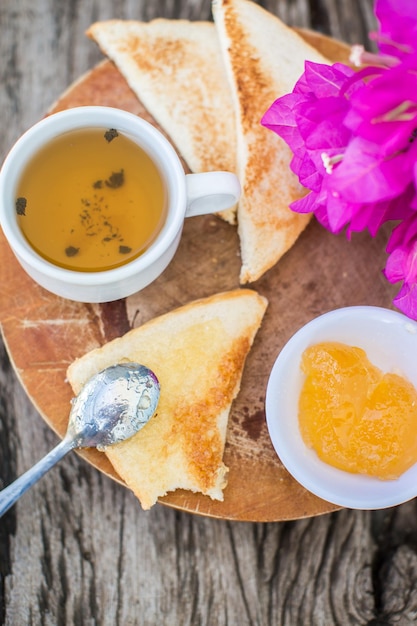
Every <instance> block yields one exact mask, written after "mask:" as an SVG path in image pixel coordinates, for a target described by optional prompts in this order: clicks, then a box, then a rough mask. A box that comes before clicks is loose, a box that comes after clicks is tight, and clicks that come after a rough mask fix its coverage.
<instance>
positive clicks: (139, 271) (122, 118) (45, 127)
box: [0, 106, 240, 302]
mask: <svg viewBox="0 0 417 626" xmlns="http://www.w3.org/2000/svg"><path fill="white" fill-rule="evenodd" d="M94 127H95V128H115V129H117V130H118V131H120V132H121V133H123V134H125V135H126V136H128V137H129V138H130V139H131V140H133V141H135V142H136V143H137V144H138V145H139V146H140V147H141V148H142V149H144V150H145V151H146V152H147V153H148V155H149V156H150V157H151V158H152V160H153V161H154V163H155V164H156V165H157V167H158V169H159V171H160V173H161V175H162V178H163V181H164V183H165V185H166V190H167V205H168V206H167V217H166V220H165V223H164V225H163V227H162V229H161V231H160V233H159V235H158V236H157V238H156V240H155V241H154V243H153V244H152V245H151V246H150V247H149V248H148V249H147V250H146V251H145V252H144V253H143V254H142V255H141V256H139V257H137V258H136V259H133V260H132V261H130V262H128V263H126V264H125V265H122V266H120V267H117V268H114V269H111V270H104V271H99V272H97V271H96V272H81V271H74V270H68V269H64V268H61V267H59V266H57V265H54V264H53V263H50V262H49V261H47V260H45V259H44V258H43V257H41V256H40V255H39V254H37V253H36V252H35V250H34V249H33V248H32V247H31V246H30V244H29V243H28V242H27V240H26V238H25V237H24V235H23V234H22V232H21V230H20V228H19V225H18V222H17V215H16V209H15V202H16V189H17V185H18V183H19V179H20V177H21V175H22V172H23V170H24V168H25V167H26V165H27V163H28V162H29V161H30V160H31V159H32V157H34V156H35V155H36V154H37V152H38V151H39V150H40V149H41V148H42V147H43V146H44V145H45V144H47V143H49V142H50V141H51V140H52V139H54V138H55V137H57V136H58V135H61V134H63V133H65V132H68V131H72V130H77V129H82V128H94ZM239 196H240V184H239V181H238V179H237V177H236V175H235V174H233V173H231V172H205V173H201V174H187V175H186V174H185V173H184V169H183V166H182V164H181V161H180V159H179V158H178V156H177V153H176V152H175V150H174V148H173V147H172V145H171V144H170V142H169V141H168V140H167V139H166V138H165V137H164V136H163V135H162V134H161V133H160V132H159V131H158V130H157V129H156V128H154V127H153V126H152V125H151V124H149V123H148V122H146V121H144V120H142V119H141V118H139V117H137V116H136V115H133V114H131V113H128V112H126V111H122V110H120V109H114V108H109V107H101V106H88V107H77V108H73V109H68V110H66V111H62V112H59V113H55V114H53V115H50V116H49V117H46V118H44V119H43V120H41V121H40V122H38V123H37V124H35V125H34V126H32V128H30V129H29V130H28V131H26V133H25V134H24V135H22V137H20V139H19V140H18V141H17V142H16V144H15V145H14V146H13V148H12V149H11V151H10V152H9V154H8V156H7V157H6V160H5V161H4V164H3V167H2V169H1V171H0V225H1V227H2V229H3V232H4V235H5V237H6V239H7V241H8V243H9V245H10V247H11V249H12V250H13V252H14V254H15V256H16V258H17V259H18V261H19V263H20V264H21V266H22V267H23V269H24V270H25V271H26V272H27V273H28V274H29V276H31V278H33V280H35V281H36V282H37V283H39V285H41V286H42V287H44V288H45V289H47V290H48V291H51V292H52V293H55V294H57V295H58V296H62V297H64V298H68V299H70V300H76V301H79V302H109V301H112V300H117V299H119V298H123V297H126V296H129V295H131V294H133V293H135V292H137V291H139V290H140V289H143V288H144V287H146V286H147V285H149V284H150V283H151V282H152V281H154V280H155V279H156V278H157V277H158V276H159V275H160V274H161V273H162V272H163V271H164V270H165V268H166V267H167V265H168V264H169V263H170V261H171V259H172V258H173V256H174V254H175V252H176V250H177V247H178V244H179V241H180V237H181V233H182V228H183V224H184V219H185V217H189V216H194V215H201V214H205V213H215V212H219V211H223V210H226V209H228V208H230V207H232V206H233V205H235V204H236V202H237V201H238V199H239Z"/></svg>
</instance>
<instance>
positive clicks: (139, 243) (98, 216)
mask: <svg viewBox="0 0 417 626" xmlns="http://www.w3.org/2000/svg"><path fill="white" fill-rule="evenodd" d="M16 212H17V214H18V222H19V226H20V228H21V230H22V232H23V234H24V236H25V237H26V239H27V240H28V242H29V243H30V245H31V246H32V247H33V248H34V249H35V250H36V251H37V252H38V253H39V254H40V255H41V256H43V257H44V258H46V259H47V260H49V261H51V262H52V263H54V264H55V265H58V266H60V267H64V268H67V269H72V270H78V271H102V270H108V269H112V268H115V267H118V266H119V265H123V264H125V263H127V262H128V261H130V260H132V259H134V258H136V257H137V256H139V255H140V254H142V253H143V252H144V251H145V250H146V249H147V248H148V247H149V246H150V245H151V243H152V242H153V241H154V239H155V238H156V237H157V235H158V233H159V231H160V230H161V228H162V226H163V223H164V221H165V216H166V191H165V185H164V183H163V180H162V177H161V175H160V173H159V170H158V168H157V166H156V164H155V163H154V162H153V161H152V159H151V158H150V156H149V155H148V154H147V153H146V152H145V151H144V150H143V149H142V148H141V147H140V146H138V145H137V144H136V143H135V142H134V141H132V140H131V139H129V138H128V137H125V136H124V135H123V134H121V133H120V132H118V131H117V130H116V129H109V130H105V129H100V128H86V129H82V130H77V131H72V132H67V133H64V134H62V135H60V136H59V137H57V138H55V139H54V140H52V141H51V142H50V143H49V144H47V145H46V146H45V147H44V148H43V149H42V150H41V151H39V152H38V153H37V154H36V155H35V156H34V157H32V160H31V161H29V163H28V165H27V166H26V168H25V170H24V172H23V175H22V177H21V179H20V181H19V184H18V189H17V199H16Z"/></svg>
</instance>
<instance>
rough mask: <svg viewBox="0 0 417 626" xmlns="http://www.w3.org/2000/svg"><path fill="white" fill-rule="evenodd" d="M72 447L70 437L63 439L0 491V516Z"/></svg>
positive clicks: (72, 443)
mask: <svg viewBox="0 0 417 626" xmlns="http://www.w3.org/2000/svg"><path fill="white" fill-rule="evenodd" d="M73 448H74V441H72V440H71V439H69V438H68V439H67V438H65V439H63V440H62V441H61V442H60V443H59V444H58V445H57V446H55V448H53V449H52V450H51V451H50V452H48V454H47V455H46V456H44V457H43V459H41V460H40V461H38V462H37V463H36V464H35V465H34V466H33V467H32V468H31V469H29V470H28V471H27V472H25V473H24V474H22V476H20V477H19V478H17V479H16V480H15V481H14V482H13V483H11V484H10V485H9V486H8V487H6V488H5V489H3V490H2V491H0V517H1V516H2V515H3V514H4V513H6V511H8V510H9V509H10V507H12V506H13V504H14V503H15V502H16V501H17V500H18V499H19V498H20V496H22V495H23V494H24V493H25V492H26V491H27V490H28V489H29V488H30V487H32V485H34V484H35V483H36V482H37V481H38V480H39V479H40V478H42V476H43V475H44V474H46V472H47V471H48V470H50V469H51V467H53V466H54V465H55V463H58V461H60V460H61V459H62V457H63V456H65V455H66V454H67V452H69V451H70V450H72V449H73Z"/></svg>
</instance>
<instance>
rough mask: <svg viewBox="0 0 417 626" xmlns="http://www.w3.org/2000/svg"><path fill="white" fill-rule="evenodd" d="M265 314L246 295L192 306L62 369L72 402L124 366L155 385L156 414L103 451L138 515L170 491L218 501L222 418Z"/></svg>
mask: <svg viewBox="0 0 417 626" xmlns="http://www.w3.org/2000/svg"><path fill="white" fill-rule="evenodd" d="M266 306H267V301H266V299H265V298H264V297H262V296H260V295H258V294H257V293H256V292H254V291H251V290H248V289H239V290H233V291H229V292H224V293H220V294H217V295H214V296H211V297H209V298H205V299H201V300H195V301H193V302H191V303H189V304H187V305H185V306H183V307H180V308H178V309H176V310H174V311H171V312H169V313H167V314H165V315H162V316H160V317H157V318H155V319H153V320H151V321H150V322H147V323H145V324H144V325H143V326H141V327H139V328H136V329H134V330H131V331H129V332H128V333H127V334H126V335H124V336H123V337H120V338H117V339H114V340H113V341H111V342H109V343H107V344H106V345H104V346H103V347H101V348H98V349H95V350H93V351H91V352H89V353H87V354H86V355H84V356H83V357H81V358H80V359H78V360H76V361H74V362H73V363H72V364H71V365H70V367H69V368H68V372H67V375H68V380H69V382H70V384H71V385H72V388H73V390H74V392H75V393H76V394H78V393H79V392H80V390H81V389H82V387H83V385H84V384H85V383H86V382H87V380H88V379H89V378H91V376H93V375H94V374H95V373H96V372H98V371H100V370H102V369H104V368H105V367H108V366H109V365H112V364H114V363H120V362H123V361H136V362H139V363H142V364H143V365H146V366H147V367H149V368H150V369H152V370H153V371H154V372H155V374H156V376H157V377H158V379H159V382H160V385H161V395H160V400H159V405H158V408H157V412H156V414H155V415H154V416H153V417H152V418H151V420H150V421H149V422H148V424H147V425H146V426H145V427H144V428H143V429H142V430H141V431H139V432H138V433H137V434H136V435H134V436H133V437H132V438H131V439H129V440H127V441H125V442H123V443H120V444H117V445H114V446H111V447H109V448H107V450H106V454H107V456H108V458H109V459H110V461H111V463H112V465H113V466H114V468H115V470H116V471H117V472H118V474H119V475H120V476H121V478H122V479H123V480H124V481H125V482H126V484H127V485H128V486H129V487H130V488H131V489H132V490H133V492H134V493H135V494H136V496H137V497H138V498H139V500H140V502H141V504H142V507H143V508H144V509H149V508H150V507H151V506H152V505H153V504H154V503H155V502H156V500H157V498H159V497H160V496H163V495H165V494H166V493H168V492H170V491H173V490H175V489H188V490H191V491H194V492H201V493H203V494H205V495H208V496H210V497H211V498H213V499H216V500H223V488H224V487H225V485H226V478H225V476H226V472H227V468H226V466H225V465H224V463H223V452H224V447H225V442H226V430H227V422H228V416H229V412H230V408H231V405H232V402H233V400H234V398H235V397H236V395H237V393H238V391H239V388H240V382H241V377H242V372H243V368H244V364H245V359H246V357H247V355H248V353H249V350H250V348H251V346H252V343H253V340H254V338H255V335H256V332H257V330H258V328H259V326H260V324H261V321H262V318H263V315H264V313H265V309H266Z"/></svg>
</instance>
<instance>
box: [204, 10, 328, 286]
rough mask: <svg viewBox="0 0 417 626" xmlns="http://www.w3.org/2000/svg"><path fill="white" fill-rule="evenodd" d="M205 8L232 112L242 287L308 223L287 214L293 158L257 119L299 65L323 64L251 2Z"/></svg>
mask: <svg viewBox="0 0 417 626" xmlns="http://www.w3.org/2000/svg"><path fill="white" fill-rule="evenodd" d="M212 7H213V16H214V20H215V23H216V27H217V31H218V34H219V42H220V46H221V48H222V52H223V58H224V60H225V64H226V66H227V69H228V75H229V80H230V84H231V88H232V93H233V97H234V107H235V111H236V122H237V146H238V148H237V155H238V157H237V158H238V175H239V178H240V181H241V184H242V196H241V199H240V201H239V206H238V229H239V238H240V246H241V256H242V269H241V274H240V282H241V284H244V283H248V282H253V281H255V280H257V279H258V278H259V277H260V276H262V274H264V272H266V271H267V270H268V269H269V268H271V267H272V266H273V265H275V263H276V262H277V261H278V260H279V259H280V258H281V257H282V255H283V254H284V253H285V252H286V251H287V250H288V249H289V248H290V247H291V246H292V245H293V243H294V242H295V240H296V239H297V237H298V236H299V234H300V233H301V232H302V230H303V229H304V228H305V226H306V225H307V223H308V221H309V219H310V218H309V216H306V215H299V214H297V213H294V212H292V211H291V210H290V209H289V204H290V203H291V202H293V201H294V200H296V199H297V198H299V197H301V195H302V194H303V190H302V188H301V186H300V185H299V184H298V181H297V179H296V177H295V176H294V175H293V174H292V173H291V171H290V169H289V164H290V160H291V158H292V154H291V151H290V150H289V148H288V147H287V145H286V144H285V143H284V141H283V140H282V139H281V138H279V137H277V136H276V135H275V134H273V133H272V132H271V131H270V130H268V129H266V128H264V127H263V126H261V124H260V121H261V118H262V116H263V114H264V113H265V112H266V110H267V109H268V108H269V107H270V106H271V104H272V103H273V102H274V101H275V100H276V99H277V98H279V97H280V96H282V95H284V94H286V93H288V92H290V91H291V90H292V89H293V87H294V84H295V82H296V81H297V79H298V78H299V77H300V76H301V74H302V73H303V71H304V63H305V60H307V59H308V60H311V61H316V62H323V63H325V62H327V60H326V59H325V58H324V57H323V56H322V55H320V54H319V53H318V52H317V50H315V49H314V48H313V47H311V46H310V45H309V44H307V43H306V42H305V41H304V40H303V39H302V38H301V37H300V36H299V35H298V34H297V33H295V32H294V31H293V30H291V29H290V28H288V27H287V26H286V25H285V24H283V23H282V22H281V21H280V20H279V19H278V18H277V17H275V16H274V15H272V14H271V13H269V12H268V11H266V10H265V9H263V8H262V7H260V6H259V5H258V4H256V3H255V2H252V1H251V0H214V2H213V4H212Z"/></svg>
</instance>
